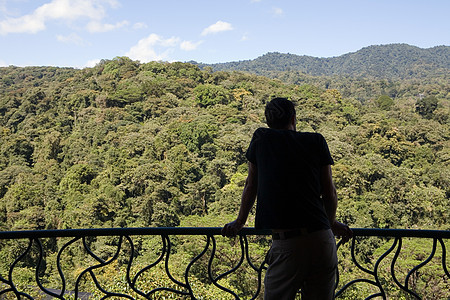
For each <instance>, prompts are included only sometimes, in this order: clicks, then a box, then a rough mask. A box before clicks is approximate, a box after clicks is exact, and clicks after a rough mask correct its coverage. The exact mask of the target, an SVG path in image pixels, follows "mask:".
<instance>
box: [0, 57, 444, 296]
mask: <svg viewBox="0 0 450 300" xmlns="http://www.w3.org/2000/svg"><path fill="white" fill-rule="evenodd" d="M270 77H271V76H270V75H269V74H268V75H267V76H262V75H256V74H251V73H247V72H243V71H213V70H212V68H211V67H204V68H202V69H201V68H200V67H199V66H196V65H194V64H190V63H181V62H173V63H168V62H150V63H140V62H138V61H132V60H130V59H129V58H127V57H117V58H114V59H111V60H102V61H101V62H100V63H99V64H98V65H97V66H95V67H93V68H84V69H72V68H59V67H14V66H10V67H5V68H0V134H1V143H0V230H3V231H14V230H44V229H69V228H100V227H104V228H111V227H148V226H151V227H158V226H164V227H175V226H187V227H190V226H202V227H221V226H223V225H224V224H225V223H226V222H229V221H231V220H233V219H234V218H235V217H236V215H237V210H238V208H239V203H240V194H241V192H242V189H243V185H244V182H245V178H246V173H247V161H246V159H245V156H244V154H245V151H246V150H247V146H248V144H249V142H250V139H251V137H252V134H253V131H254V130H255V129H257V128H258V127H261V126H265V124H264V106H265V103H266V102H267V101H269V100H270V99H271V98H272V97H275V96H277V97H287V98H289V99H290V100H292V101H293V102H294V103H295V106H296V110H297V117H298V118H297V119H298V120H297V129H298V130H301V131H311V132H320V133H321V134H323V136H324V137H325V138H326V140H327V142H328V145H329V148H330V151H331V153H332V156H333V158H334V160H335V164H334V166H333V168H332V170H333V179H334V181H335V184H336V187H337V192H338V199H339V205H338V212H337V217H338V219H339V220H340V221H342V222H346V223H348V224H349V225H350V226H351V227H356V228H406V229H438V230H450V223H449V222H448V220H449V219H450V205H449V196H450V141H449V134H450V132H449V129H450V126H449V121H450V120H449V116H450V82H449V80H448V79H449V76H448V70H447V73H446V74H437V75H436V74H433V76H428V77H426V78H424V79H420V80H419V79H414V78H412V79H395V78H387V79H374V78H364V77H359V78H352V77H349V76H325V75H321V76H313V75H308V74H305V73H301V72H299V71H292V72H284V73H282V74H281V73H278V75H277V78H270ZM272 77H273V76H272ZM248 226H253V218H252V217H250V220H249V223H248ZM0 243H1V245H0V260H1V261H11V259H12V255H13V254H12V253H13V252H14V249H15V248H14V247H19V246H13V245H11V244H9V243H8V242H7V241H0ZM108 243H109V242H108V241H105V240H102V239H99V240H97V241H94V242H93V247H94V248H96V249H102V253H103V255H105V256H108V255H109V254H110V253H109V252H108ZM184 245H185V246H184V248H182V249H184V250H183V251H184V252H189V251H190V248H189V247H192V245H191V246H189V245H188V246H186V244H184ZM20 247H22V246H20ZM44 247H47V248H48V249H53V250H54V249H55V247H56V246H55V244H54V243H52V242H49V243H48V244H44ZM141 247H142V249H141V250H142V252H145V251H144V250H146V249H147V250H148V249H151V247H153V246H152V245H151V242H149V243H148V244H145V243H142V245H141ZM180 247H181V246H180ZM180 249H181V248H180ZM367 251H369V250H367ZM180 252H181V250H180ZM367 253H368V252H367ZM53 259H54V258H53ZM48 260H49V262H48V264H49V265H51V263H50V260H51V258H50V256H49V258H48ZM69 261H70V260H69ZM71 263H72V264H73V266H76V264H77V261H76V260H75V259H73V260H72V262H71ZM75 269H76V268H75ZM23 270H27V266H26V262H24V265H23ZM5 272H7V266H4V265H2V266H1V267H0V273H1V274H5ZM30 272H31V271H30ZM30 272H28V273H30ZM28 273H27V272H25V271H24V273H23V277H24V279H23V280H24V282H26V280H27V278H28V277H27V275H26V274H28ZM30 276H31V275H30ZM50 277H51V276H50ZM50 277H49V278H48V281H49V282H51V281H52V278H50ZM233 284H234V285H236V284H237V283H236V282H234V283H233V282H232V281H230V285H233ZM447 287H448V283H447ZM240 289H241V290H242V291H243V292H242V293H243V294H245V290H246V287H240ZM443 292H444V293H445V287H444V290H442V289H440V290H439V291H437V292H436V293H443ZM441 295H442V294H441Z"/></svg>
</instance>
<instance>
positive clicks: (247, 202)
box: [222, 162, 258, 236]
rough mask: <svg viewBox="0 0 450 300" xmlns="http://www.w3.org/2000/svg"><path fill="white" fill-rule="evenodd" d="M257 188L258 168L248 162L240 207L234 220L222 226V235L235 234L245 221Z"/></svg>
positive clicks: (253, 201)
mask: <svg viewBox="0 0 450 300" xmlns="http://www.w3.org/2000/svg"><path fill="white" fill-rule="evenodd" d="M257 189H258V170H257V167H256V165H255V164H253V163H251V162H248V175H247V179H246V180H245V186H244V191H243V192H242V197H241V207H240V209H239V215H238V217H237V219H236V220H234V221H233V222H230V223H228V224H226V225H225V226H224V227H223V228H222V235H223V236H235V235H236V234H237V233H238V232H239V230H241V229H242V227H244V225H245V222H247V217H248V214H249V213H250V210H251V209H252V207H253V204H254V203H255V199H256V192H257Z"/></svg>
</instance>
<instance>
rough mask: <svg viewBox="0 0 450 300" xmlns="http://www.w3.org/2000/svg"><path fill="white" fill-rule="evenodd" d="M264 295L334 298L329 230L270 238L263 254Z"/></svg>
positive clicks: (334, 263)
mask: <svg viewBox="0 0 450 300" xmlns="http://www.w3.org/2000/svg"><path fill="white" fill-rule="evenodd" d="M267 263H268V265H269V267H268V269H267V272H266V276H265V278H264V299H265V300H272V299H277V300H279V299H281V300H291V299H294V298H295V295H296V294H297V292H298V291H299V290H300V289H301V292H302V299H314V300H322V299H323V300H328V299H334V288H335V281H336V268H337V254H336V241H335V238H334V235H333V232H332V231H331V230H319V231H315V232H312V233H310V234H307V235H304V236H298V237H294V238H290V239H286V240H273V242H272V247H271V248H270V250H269V253H268V254H267Z"/></svg>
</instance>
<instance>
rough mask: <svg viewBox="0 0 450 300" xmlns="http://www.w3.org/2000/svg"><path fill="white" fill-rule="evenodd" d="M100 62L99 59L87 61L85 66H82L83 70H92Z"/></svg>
mask: <svg viewBox="0 0 450 300" xmlns="http://www.w3.org/2000/svg"><path fill="white" fill-rule="evenodd" d="M100 61H101V59H92V60H89V61H88V62H87V63H86V65H85V66H84V67H85V68H93V67H95V66H96V65H97V64H98V63H99V62H100Z"/></svg>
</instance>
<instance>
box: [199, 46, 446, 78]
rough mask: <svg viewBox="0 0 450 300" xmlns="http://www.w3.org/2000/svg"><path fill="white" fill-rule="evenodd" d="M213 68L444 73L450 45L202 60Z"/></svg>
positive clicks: (356, 73)
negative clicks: (231, 60)
mask: <svg viewBox="0 0 450 300" xmlns="http://www.w3.org/2000/svg"><path fill="white" fill-rule="evenodd" d="M199 66H201V67H202V68H205V67H211V68H212V69H213V70H214V71H246V72H250V73H254V74H258V75H264V76H267V75H269V74H270V75H271V76H275V75H276V73H278V72H302V73H305V74H308V75H313V76H338V75H339V76H351V77H363V78H367V77H372V78H377V79H412V78H421V79H424V78H429V77H430V76H431V77H442V76H443V75H447V78H448V72H449V69H450V47H449V46H437V47H433V48H429V49H421V48H418V47H415V46H410V45H407V44H389V45H377V46H369V47H365V48H362V49H361V50H359V51H356V52H353V53H347V54H344V55H341V56H337V57H327V58H319V57H312V56H306V55H303V56H299V55H295V54H289V53H288V54H285V53H278V52H272V53H267V54H265V55H263V56H260V57H258V58H256V59H253V60H244V61H237V62H227V63H217V64H209V65H207V64H199Z"/></svg>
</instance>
